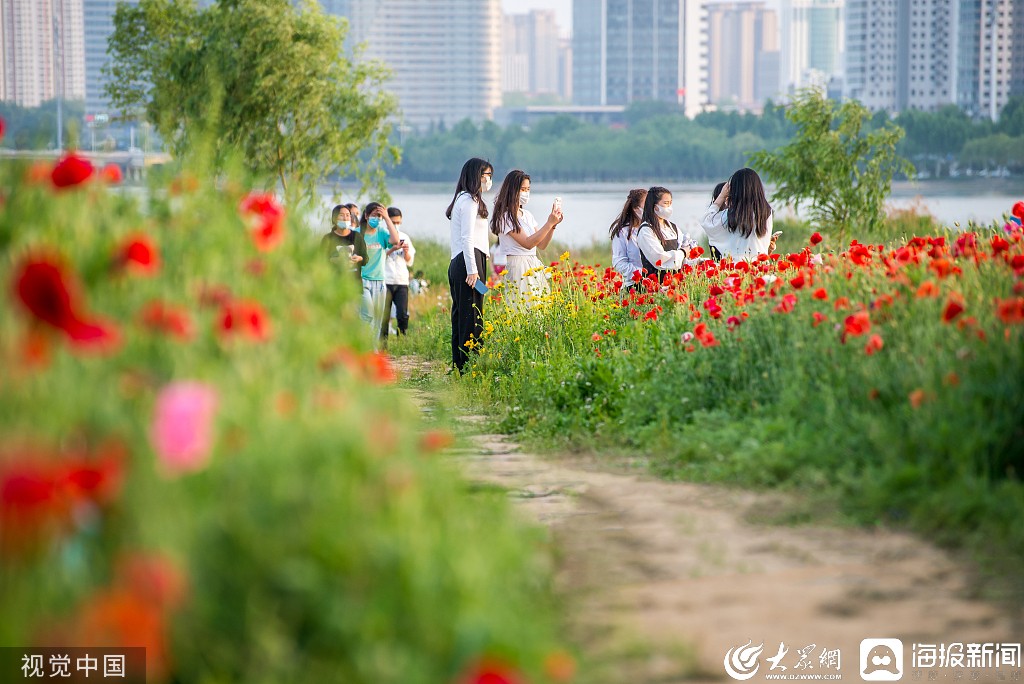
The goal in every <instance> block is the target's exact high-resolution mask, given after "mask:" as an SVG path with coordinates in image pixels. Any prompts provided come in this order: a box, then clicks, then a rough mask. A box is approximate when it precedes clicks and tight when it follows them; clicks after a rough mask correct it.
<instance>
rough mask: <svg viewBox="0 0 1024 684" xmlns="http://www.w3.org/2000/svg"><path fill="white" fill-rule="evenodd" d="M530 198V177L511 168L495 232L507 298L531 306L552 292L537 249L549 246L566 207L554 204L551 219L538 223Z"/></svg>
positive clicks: (501, 192) (498, 203)
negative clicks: (502, 259)
mask: <svg viewBox="0 0 1024 684" xmlns="http://www.w3.org/2000/svg"><path fill="white" fill-rule="evenodd" d="M529 201H530V177H529V176H528V175H527V174H526V173H525V172H524V171H520V170H519V169H514V170H512V171H509V172H508V175H507V176H505V180H503V181H502V182H501V190H499V191H498V197H497V199H495V200H494V214H493V215H492V216H491V232H492V233H494V234H495V235H497V236H498V250H499V251H501V252H502V253H503V254H504V255H505V259H506V270H505V273H504V278H505V282H506V283H507V284H508V289H507V290H506V292H505V301H506V303H508V304H509V305H511V306H518V305H521V304H522V303H524V302H525V303H526V304H527V305H530V304H531V303H532V302H535V301H536V299H537V298H538V297H541V296H543V295H545V294H547V293H548V292H549V291H550V287H549V286H548V279H547V274H546V273H544V264H542V263H541V261H540V259H538V258H537V248H538V247H540V248H541V249H544V248H545V247H547V246H548V243H550V242H551V236H552V235H554V233H555V227H556V226H557V225H558V224H559V223H561V222H562V210H561V209H559V208H557V207H552V209H551V213H550V214H549V215H548V218H547V221H545V222H544V225H543V226H538V225H537V219H535V218H534V217H533V214H531V213H530V212H529V210H527V209H526V205H527V203H528V202H529Z"/></svg>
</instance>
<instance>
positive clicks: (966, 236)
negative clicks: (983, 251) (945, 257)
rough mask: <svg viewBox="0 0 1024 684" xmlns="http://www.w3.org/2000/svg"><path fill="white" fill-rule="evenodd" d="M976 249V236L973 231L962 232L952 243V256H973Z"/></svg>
mask: <svg viewBox="0 0 1024 684" xmlns="http://www.w3.org/2000/svg"><path fill="white" fill-rule="evenodd" d="M977 249H978V236H977V235H975V234H974V233H963V234H961V235H959V236H957V238H956V241H955V242H954V243H953V256H955V257H959V256H968V257H969V256H974V254H975V252H976V251H977Z"/></svg>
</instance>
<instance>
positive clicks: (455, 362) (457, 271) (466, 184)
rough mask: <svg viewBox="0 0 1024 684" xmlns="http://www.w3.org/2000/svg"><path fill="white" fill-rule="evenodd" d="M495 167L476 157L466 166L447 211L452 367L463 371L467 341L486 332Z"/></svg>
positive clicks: (466, 358)
mask: <svg viewBox="0 0 1024 684" xmlns="http://www.w3.org/2000/svg"><path fill="white" fill-rule="evenodd" d="M493 176H494V167H492V166H491V164H490V162H488V161H487V160H486V159H480V158H479V157H473V158H472V159H469V160H467V161H466V163H465V164H463V165H462V172H461V173H460V174H459V180H458V182H457V183H456V185H455V195H454V196H453V197H452V201H451V204H449V205H448V209H447V210H446V211H445V216H446V217H447V218H448V220H449V221H450V222H451V245H450V246H451V250H450V251H451V261H450V262H449V263H448V287H449V289H450V291H451V296H452V366H453V369H455V370H458V371H459V373H461V372H462V369H463V368H464V367H465V365H466V362H467V361H468V360H469V349H468V347H467V343H468V342H469V341H470V340H479V339H480V335H481V333H483V329H484V324H483V315H484V294H485V293H486V292H487V287H486V286H485V285H484V284H483V281H481V280H480V277H481V276H484V275H486V274H487V246H488V237H487V217H488V216H489V213H488V211H487V204H486V203H485V202H484V200H483V196H482V193H485V192H490V190H491V183H492V178H493Z"/></svg>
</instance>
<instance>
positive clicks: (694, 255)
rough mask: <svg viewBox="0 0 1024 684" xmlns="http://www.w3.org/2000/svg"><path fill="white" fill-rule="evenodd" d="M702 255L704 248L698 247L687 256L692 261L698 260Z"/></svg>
mask: <svg viewBox="0 0 1024 684" xmlns="http://www.w3.org/2000/svg"><path fill="white" fill-rule="evenodd" d="M702 254H704V248H703V247H701V246H699V245H698V246H697V247H694V248H692V249H691V250H690V251H689V253H688V254H687V256H688V257H689V258H690V259H697V258H698V257H700V256H701V255H702Z"/></svg>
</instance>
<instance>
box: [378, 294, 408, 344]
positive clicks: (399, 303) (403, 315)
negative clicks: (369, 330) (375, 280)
mask: <svg viewBox="0 0 1024 684" xmlns="http://www.w3.org/2000/svg"><path fill="white" fill-rule="evenodd" d="M392 304H394V305H395V319H396V320H397V321H398V334H399V335H404V334H405V332H406V331H407V330H408V329H409V286H408V285H385V293H384V322H383V323H381V326H380V337H381V339H382V340H386V339H388V328H390V327H391V305H392Z"/></svg>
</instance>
